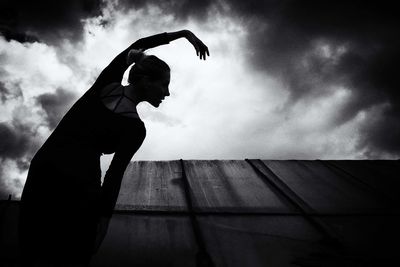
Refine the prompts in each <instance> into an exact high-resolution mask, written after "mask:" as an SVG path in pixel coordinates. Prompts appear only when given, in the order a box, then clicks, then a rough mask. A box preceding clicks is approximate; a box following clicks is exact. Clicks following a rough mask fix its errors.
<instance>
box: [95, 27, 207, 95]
mask: <svg viewBox="0 0 400 267" xmlns="http://www.w3.org/2000/svg"><path fill="white" fill-rule="evenodd" d="M179 38H186V39H187V40H188V41H189V42H190V43H191V44H192V45H193V46H194V48H195V49H196V54H197V55H198V56H199V57H200V59H204V60H205V58H206V54H207V55H208V56H209V55H210V53H209V51H208V48H207V46H205V45H204V43H203V42H202V41H201V40H200V39H199V38H197V37H196V36H195V35H194V34H193V33H192V32H191V31H189V30H182V31H176V32H168V33H167V32H165V33H160V34H156V35H152V36H149V37H145V38H141V39H139V40H137V41H136V42H134V43H133V44H131V45H130V46H129V47H128V48H126V49H125V50H124V51H122V52H121V53H120V54H119V55H118V56H116V57H115V58H114V59H113V60H112V61H111V63H110V64H109V65H108V66H107V67H106V68H105V69H104V70H103V71H102V72H101V73H100V75H99V77H98V78H97V80H96V82H95V84H94V86H96V87H99V88H103V87H104V86H106V85H108V84H110V83H114V82H118V83H120V82H121V80H122V76H123V75H124V72H125V71H126V69H127V68H128V67H129V65H130V64H129V63H128V62H126V58H127V55H128V53H129V51H130V50H131V49H141V50H143V51H144V50H146V49H150V48H153V47H157V46H160V45H164V44H168V43H169V42H171V41H174V40H176V39H179Z"/></svg>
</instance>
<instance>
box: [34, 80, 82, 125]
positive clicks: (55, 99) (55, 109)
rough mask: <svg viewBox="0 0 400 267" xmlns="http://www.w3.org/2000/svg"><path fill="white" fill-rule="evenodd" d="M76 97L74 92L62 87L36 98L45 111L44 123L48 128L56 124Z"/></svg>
mask: <svg viewBox="0 0 400 267" xmlns="http://www.w3.org/2000/svg"><path fill="white" fill-rule="evenodd" d="M76 98H77V95H76V94H75V93H72V92H70V91H67V90H65V89H62V88H58V89H57V90H56V91H55V92H54V93H46V94H42V95H39V96H38V97H37V98H36V101H37V103H38V104H39V106H40V107H41V108H42V109H43V110H44V111H45V113H46V123H47V125H48V126H49V129H50V130H53V129H54V128H55V127H56V126H57V124H58V123H59V122H60V120H61V119H62V117H63V116H64V114H65V113H66V111H67V110H68V108H69V107H70V106H71V104H72V103H73V102H74V100H76Z"/></svg>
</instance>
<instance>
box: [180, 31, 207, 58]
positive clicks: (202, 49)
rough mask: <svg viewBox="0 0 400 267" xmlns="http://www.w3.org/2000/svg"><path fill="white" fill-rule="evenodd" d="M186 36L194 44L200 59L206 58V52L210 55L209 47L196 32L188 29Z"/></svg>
mask: <svg viewBox="0 0 400 267" xmlns="http://www.w3.org/2000/svg"><path fill="white" fill-rule="evenodd" d="M185 37H186V39H187V40H188V41H189V42H190V43H191V44H192V45H193V46H194V49H196V55H197V56H199V57H200V59H204V60H206V54H207V56H210V52H209V51H208V47H207V46H206V45H205V44H204V43H203V42H202V41H201V40H200V39H199V38H197V36H196V35H194V33H192V32H191V31H186V34H185Z"/></svg>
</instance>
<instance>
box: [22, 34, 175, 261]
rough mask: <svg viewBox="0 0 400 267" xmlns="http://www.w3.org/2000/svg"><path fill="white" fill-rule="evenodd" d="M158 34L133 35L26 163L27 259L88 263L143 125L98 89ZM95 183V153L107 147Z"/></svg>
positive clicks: (160, 40)
mask: <svg viewBox="0 0 400 267" xmlns="http://www.w3.org/2000/svg"><path fill="white" fill-rule="evenodd" d="M167 43H168V39H167V35H166V34H165V33H163V34H158V35H154V36H150V37H147V38H143V39H140V40H138V41H136V42H135V43H133V44H132V45H131V46H130V47H128V48H127V49H126V50H125V51H123V52H122V53H120V54H119V55H118V56H117V57H116V58H115V59H114V60H113V61H112V62H111V63H110V64H109V65H108V66H107V67H106V68H105V69H104V70H103V71H102V73H101V74H100V76H99V77H98V79H97V80H96V82H95V83H94V85H93V86H92V87H91V88H90V89H89V90H88V91H87V92H86V93H85V94H84V95H83V96H82V97H81V98H80V99H79V100H78V101H77V102H76V103H75V104H74V105H73V107H72V108H71V109H70V110H69V111H68V113H67V114H66V115H65V116H64V118H63V119H62V120H61V122H60V123H59V124H58V126H57V127H56V129H55V130H54V132H53V133H52V134H51V136H50V137H49V138H48V139H47V141H46V142H45V144H44V145H43V146H42V147H41V148H40V149H39V151H38V152H37V153H36V155H35V156H34V158H33V159H32V161H31V165H30V168H29V173H28V178H27V180H26V183H25V187H24V190H23V193H22V197H21V209H20V223H19V231H20V245H21V253H22V257H23V259H24V260H25V261H26V262H34V261H35V260H36V259H39V260H43V259H44V260H46V259H47V260H50V261H56V262H59V263H60V262H88V261H89V260H90V257H91V251H92V249H93V244H94V239H95V237H96V227H97V222H98V219H99V218H100V216H106V217H111V215H112V212H113V209H114V206H115V203H116V201H117V197H118V193H119V189H120V186H121V181H122V177H123V174H124V171H125V169H126V166H127V165H128V163H129V161H130V160H131V158H132V156H133V155H134V154H135V153H136V151H137V150H138V149H139V147H140V146H141V144H142V142H143V140H144V138H145V135H146V129H145V126H144V124H143V122H142V121H141V120H140V119H138V118H131V117H126V116H123V115H119V114H116V113H114V112H112V111H110V110H109V109H108V108H106V107H105V106H104V105H103V103H102V102H101V100H100V91H101V89H102V88H103V87H105V86H107V85H108V84H111V83H115V82H117V83H120V82H121V80H122V76H123V74H124V72H125V70H126V69H127V67H128V65H127V62H126V57H127V54H128V52H129V50H130V49H148V48H152V47H155V46H159V45H162V44H167ZM114 152H115V154H114V157H113V159H112V162H111V165H110V167H109V169H108V170H107V172H106V175H105V177H104V182H103V185H101V170H100V156H101V154H102V153H114Z"/></svg>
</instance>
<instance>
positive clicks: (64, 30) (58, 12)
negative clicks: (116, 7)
mask: <svg viewBox="0 0 400 267" xmlns="http://www.w3.org/2000/svg"><path fill="white" fill-rule="evenodd" d="M101 4H102V2H101V1H100V0H83V1H81V0H73V1H51V0H39V1H29V0H5V1H1V3H0V33H1V34H2V35H3V36H5V38H6V39H7V40H10V39H13V40H17V41H19V42H26V41H28V42H32V41H37V40H39V39H40V40H42V41H45V42H50V43H57V42H58V41H59V40H60V39H64V38H66V39H70V40H72V41H78V40H79V39H80V38H81V35H82V32H83V24H82V19H85V18H89V17H93V16H97V15H99V14H100V13H101V6H102V5H101Z"/></svg>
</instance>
